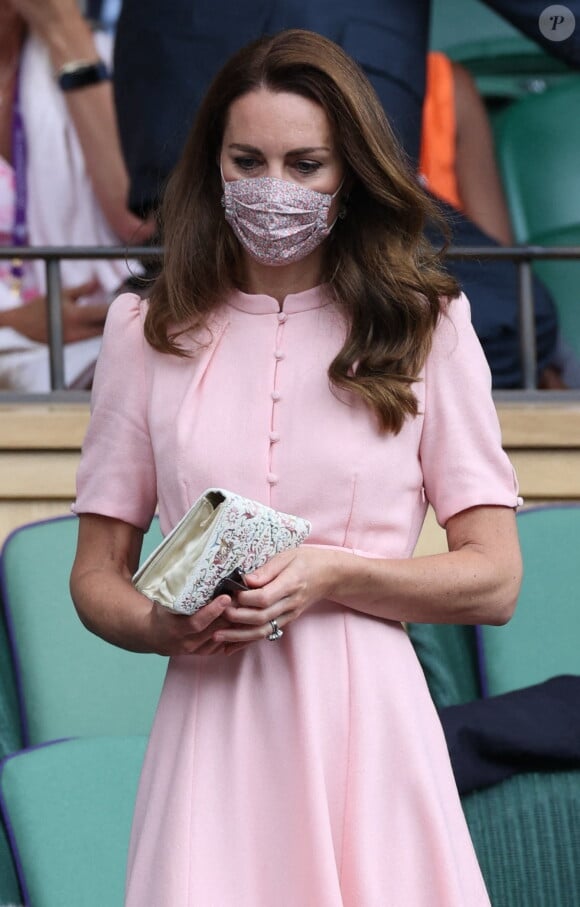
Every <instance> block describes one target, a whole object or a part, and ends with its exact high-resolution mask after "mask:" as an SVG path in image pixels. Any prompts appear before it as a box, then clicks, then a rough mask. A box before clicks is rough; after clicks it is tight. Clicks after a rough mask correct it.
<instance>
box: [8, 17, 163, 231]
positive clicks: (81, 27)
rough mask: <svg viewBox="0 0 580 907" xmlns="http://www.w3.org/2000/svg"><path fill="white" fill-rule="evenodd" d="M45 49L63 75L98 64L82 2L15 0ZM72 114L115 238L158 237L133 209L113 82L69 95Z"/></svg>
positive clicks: (95, 187) (88, 167)
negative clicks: (82, 63) (73, 66)
mask: <svg viewBox="0 0 580 907" xmlns="http://www.w3.org/2000/svg"><path fill="white" fill-rule="evenodd" d="M10 2H11V3H12V5H13V6H14V8H15V9H16V10H17V11H18V12H19V13H20V15H21V16H22V17H23V18H24V19H25V20H26V22H27V24H28V26H29V27H30V28H31V29H33V31H35V32H36V34H37V35H38V36H39V38H40V39H41V41H42V42H43V43H44V44H45V46H46V48H47V50H48V53H49V55H50V59H51V63H52V66H53V69H54V70H55V72H57V71H58V70H59V69H60V68H61V67H62V66H64V65H65V64H66V63H71V62H74V61H78V60H86V61H89V62H96V61H98V59H99V53H98V50H97V47H96V45H95V41H94V38H93V35H92V32H91V29H90V27H89V25H88V23H87V22H86V21H85V20H84V19H83V16H82V15H81V13H80V10H79V7H78V3H77V0H10ZM65 99H66V103H67V107H68V111H69V114H70V117H71V119H72V122H73V124H74V127H75V130H76V133H77V135H78V139H79V142H80V145H81V148H82V150H83V154H84V157H85V161H86V165H87V171H88V173H89V176H90V179H91V182H92V184H93V188H94V192H95V195H96V197H97V199H98V200H99V203H100V205H101V208H102V210H103V213H104V215H105V217H106V219H107V221H108V222H109V225H110V227H111V229H112V230H113V232H114V233H116V234H117V236H118V237H119V238H120V239H121V240H123V242H127V243H129V242H131V243H133V244H136V243H138V242H143V241H145V240H146V239H147V238H148V237H149V236H150V235H151V233H152V232H153V229H152V225H150V224H144V223H143V221H141V220H140V219H139V218H138V217H135V215H134V214H132V213H131V211H129V209H128V207H127V199H128V191H129V179H128V175H127V171H126V168H125V163H124V160H123V156H122V152H121V145H120V141H119V135H118V130H117V120H116V114H115V108H114V101H113V89H112V85H111V82H110V81H105V82H100V83H98V84H96V85H91V86H88V87H86V88H81V89H78V90H77V91H68V92H66V93H65Z"/></svg>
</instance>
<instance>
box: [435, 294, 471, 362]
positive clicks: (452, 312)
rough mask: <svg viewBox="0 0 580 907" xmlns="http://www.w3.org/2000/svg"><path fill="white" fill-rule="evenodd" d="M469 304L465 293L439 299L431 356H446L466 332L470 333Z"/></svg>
mask: <svg viewBox="0 0 580 907" xmlns="http://www.w3.org/2000/svg"><path fill="white" fill-rule="evenodd" d="M472 330H473V328H472V326H471V306H470V304H469V300H468V298H467V296H466V295H465V293H459V295H458V296H454V297H451V298H443V299H441V305H440V309H439V319H438V321H437V325H436V327H435V330H434V332H433V342H432V346H431V354H430V355H431V357H433V356H448V355H449V354H450V353H452V352H453V350H454V349H455V347H456V346H457V343H458V341H459V340H461V338H462V337H463V336H464V335H465V334H466V333H471V332H472Z"/></svg>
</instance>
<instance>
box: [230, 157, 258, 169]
mask: <svg viewBox="0 0 580 907" xmlns="http://www.w3.org/2000/svg"><path fill="white" fill-rule="evenodd" d="M234 164H235V165H236V167H239V168H240V170H253V169H254V168H255V167H257V166H258V161H257V160H256V158H255V157H236V158H234Z"/></svg>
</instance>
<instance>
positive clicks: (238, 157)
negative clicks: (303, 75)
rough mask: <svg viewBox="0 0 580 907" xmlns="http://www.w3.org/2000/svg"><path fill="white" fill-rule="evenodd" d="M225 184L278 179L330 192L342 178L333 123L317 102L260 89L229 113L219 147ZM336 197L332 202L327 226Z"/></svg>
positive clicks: (333, 216) (337, 203)
mask: <svg viewBox="0 0 580 907" xmlns="http://www.w3.org/2000/svg"><path fill="white" fill-rule="evenodd" d="M220 164H221V168H222V173H223V177H224V180H225V181H226V182H229V181H230V180H237V179H248V178H249V179H252V178H253V177H258V176H270V177H272V176H273V177H276V178H277V179H281V180H289V181H290V182H293V183H299V184H300V185H301V186H306V187H307V188H309V189H314V190H315V191H316V192H324V193H328V194H333V193H334V192H336V190H337V189H338V188H339V186H340V185H341V183H342V181H343V179H344V173H345V167H344V163H343V161H342V159H341V157H340V155H339V153H338V151H337V148H336V143H335V140H334V136H333V132H332V128H331V124H330V122H329V119H328V117H327V115H326V113H325V111H324V110H323V108H322V107H321V106H320V105H319V104H317V103H316V102H315V101H311V100H310V99H309V98H304V97H302V96H301V95H297V94H293V93H292V92H286V91H280V92H275V91H271V90H270V89H269V88H258V89H256V90H255V91H251V92H249V93H248V94H245V95H242V97H240V98H238V99H237V100H235V101H234V102H233V104H232V105H231V107H230V109H229V113H228V117H227V121H226V128H225V131H224V138H223V143H222V149H221V156H220ZM339 204H340V198H339V196H338V195H337V197H336V198H335V199H333V202H332V206H331V208H330V211H329V216H328V219H329V223H332V221H333V220H334V219H335V218H336V215H337V212H338V206H339Z"/></svg>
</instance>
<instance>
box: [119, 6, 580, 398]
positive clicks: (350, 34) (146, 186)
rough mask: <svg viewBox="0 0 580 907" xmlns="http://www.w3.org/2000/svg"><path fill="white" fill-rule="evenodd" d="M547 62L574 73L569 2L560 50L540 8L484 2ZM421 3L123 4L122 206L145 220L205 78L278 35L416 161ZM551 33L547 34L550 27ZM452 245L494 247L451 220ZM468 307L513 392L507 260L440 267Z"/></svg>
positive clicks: (548, 361) (544, 307)
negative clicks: (356, 99) (386, 126)
mask: <svg viewBox="0 0 580 907" xmlns="http://www.w3.org/2000/svg"><path fill="white" fill-rule="evenodd" d="M485 2H486V5H487V6H489V7H491V8H492V9H494V10H495V11H496V12H498V13H500V14H501V15H502V16H504V17H505V18H506V19H507V20H508V21H509V22H510V23H511V24H512V25H514V26H515V27H516V28H518V29H519V30H521V31H522V32H524V33H525V34H526V35H528V36H529V37H531V38H532V39H534V40H535V41H537V43H538V44H540V45H542V46H543V47H544V48H545V49H546V50H547V51H548V52H550V53H552V54H556V55H557V56H559V57H560V58H561V59H563V60H565V61H566V62H567V63H568V64H570V65H572V66H575V67H578V68H580V0H569V3H568V8H569V9H570V11H571V12H573V13H574V14H575V16H576V19H577V23H578V25H577V28H576V31H575V32H574V33H573V34H572V35H571V36H570V37H569V38H567V39H566V40H564V41H554V40H550V38H546V37H545V36H544V35H543V34H542V31H541V30H540V27H539V17H540V14H541V13H542V12H543V10H544V9H545V7H546V0H485ZM430 12H431V0H406V2H405V0H356V2H352V3H351V2H347V0H244V2H243V3H240V2H238V0H123V6H122V10H121V15H120V18H119V21H118V26H117V40H116V50H115V94H116V102H117V108H118V116H119V127H120V132H121V140H122V144H123V149H124V153H125V157H126V161H127V166H128V169H129V173H130V179H131V189H130V205H131V207H132V208H133V210H135V211H136V212H139V213H140V214H143V213H146V212H147V211H148V210H149V209H150V208H151V207H152V206H153V205H154V204H155V203H156V201H157V199H158V198H159V196H160V194H161V191H162V186H163V182H164V180H165V179H166V177H167V175H168V173H169V171H170V170H171V168H172V167H173V165H174V163H175V162H176V160H177V157H178V155H179V152H180V149H181V147H182V145H183V142H184V139H185V136H186V134H187V132H188V129H189V126H190V124H191V122H192V120H193V117H194V116H195V112H196V110H197V108H198V106H199V103H200V101H201V99H202V97H203V96H204V94H205V92H206V89H207V87H208V85H209V82H210V81H211V79H212V77H213V76H214V74H215V73H216V72H217V71H218V70H219V69H220V67H221V66H222V65H223V63H225V61H226V60H227V59H228V58H229V57H230V56H231V54H233V53H234V52H235V51H236V50H238V49H239V48H240V47H242V46H243V45H244V44H246V43H248V42H249V41H251V40H253V39H254V38H257V37H259V36H260V35H262V34H272V33H274V32H276V31H279V30H280V29H283V28H307V29H310V30H312V31H316V32H318V33H320V34H323V35H325V36H326V37H328V38H330V39H331V40H333V41H335V42H336V43H338V44H340V45H341V46H342V47H343V48H344V49H345V50H346V51H347V53H349V54H350V56H352V57H353V58H354V59H355V60H357V62H358V63H359V64H360V65H361V66H362V68H363V69H364V70H365V72H366V74H367V76H368V78H369V79H370V81H371V83H372V84H373V86H374V88H375V90H376V92H377V94H378V96H379V98H380V99H381V101H382V103H383V106H384V108H385V111H386V113H387V115H388V117H389V120H390V122H391V124H392V126H393V128H394V130H395V132H396V133H397V135H398V137H399V139H400V141H401V143H402V145H403V147H404V148H405V150H406V151H407V154H408V155H409V157H410V159H411V161H417V159H418V154H419V143H420V132H421V117H422V106H423V97H424V90H425V64H426V56H427V51H428V37H429V20H430ZM554 24H555V27H557V23H554ZM449 210H450V213H452V214H453V216H452V218H451V225H452V227H453V242H454V244H456V245H492V246H493V245H496V244H495V243H494V241H493V240H491V239H490V238H489V237H487V236H486V235H485V234H484V233H482V231H481V230H479V229H478V228H477V227H476V226H475V225H474V224H472V223H471V222H470V221H468V220H467V218H464V217H462V216H461V215H459V214H457V212H451V209H449ZM449 270H450V271H452V272H453V273H454V274H455V276H456V277H457V278H458V279H459V280H460V282H461V283H462V284H463V286H464V288H465V290H466V292H467V294H468V295H469V297H470V299H471V304H472V317H473V323H474V326H475V329H476V331H477V333H478V336H479V338H480V340H481V342H482V344H483V347H484V350H485V352H486V355H487V357H488V361H489V363H490V366H491V369H492V374H493V379H494V386H495V387H498V388H502V387H503V388H509V387H517V386H519V385H520V383H521V363H520V354H519V320H518V306H517V274H516V271H515V268H514V266H513V265H512V264H511V263H510V262H508V261H502V262H499V261H498V262H495V263H493V264H488V265H486V267H485V268H482V267H481V265H480V263H479V262H473V261H463V262H450V264H449ZM535 304H536V343H537V353H538V363H539V367H540V371H542V370H544V369H545V368H546V366H549V365H552V364H553V363H554V355H555V349H556V342H557V318H556V313H555V309H554V305H553V302H552V300H551V298H550V297H549V295H548V294H547V293H546V291H545V289H544V288H543V286H542V285H541V284H540V283H539V282H536V286H535Z"/></svg>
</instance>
